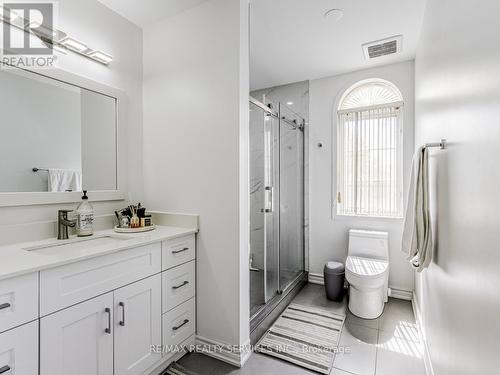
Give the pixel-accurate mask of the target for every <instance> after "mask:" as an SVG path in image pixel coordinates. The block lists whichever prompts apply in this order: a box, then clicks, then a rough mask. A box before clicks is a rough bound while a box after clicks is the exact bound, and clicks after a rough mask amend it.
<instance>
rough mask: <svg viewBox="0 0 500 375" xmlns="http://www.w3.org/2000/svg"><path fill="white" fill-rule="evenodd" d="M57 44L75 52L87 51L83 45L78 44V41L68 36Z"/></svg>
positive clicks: (81, 43)
mask: <svg viewBox="0 0 500 375" xmlns="http://www.w3.org/2000/svg"><path fill="white" fill-rule="evenodd" d="M59 44H61V45H62V46H64V47H66V48H68V49H70V50H73V51H76V52H83V51H86V50H87V49H88V47H87V45H86V44H85V43H83V42H80V41H79V40H77V39H75V38H72V37H70V36H67V37H65V38H64V39H62V40H60V41H59Z"/></svg>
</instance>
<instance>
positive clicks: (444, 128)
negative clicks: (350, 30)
mask: <svg viewBox="0 0 500 375" xmlns="http://www.w3.org/2000/svg"><path fill="white" fill-rule="evenodd" d="M499 14H500V3H499V2H498V1H495V0H484V1H480V2H473V1H467V0H430V1H429V2H428V5H427V10H426V14H425V18H424V25H423V30H422V37H421V41H420V45H419V48H418V50H417V58H416V71H415V73H416V75H415V77H416V78H415V82H416V129H415V141H416V142H415V143H416V145H420V144H422V143H424V142H435V141H437V140H439V139H440V138H446V139H447V140H448V142H449V146H448V148H447V149H446V150H444V151H439V150H433V151H432V152H431V157H430V174H431V181H430V186H431V192H432V206H431V211H432V214H433V217H434V220H435V223H436V227H437V228H436V232H435V236H436V237H437V248H436V250H435V256H434V262H433V263H432V264H431V265H430V267H429V268H428V269H427V270H425V271H423V272H422V273H421V274H420V275H419V276H418V277H417V281H416V287H417V288H416V289H417V297H418V301H419V304H420V308H421V312H422V315H423V322H424V331H425V334H426V339H427V344H428V347H429V350H430V354H431V358H432V364H433V367H434V373H435V374H436V375H462V374H463V375H466V374H467V375H469V374H497V373H498V372H499V368H500V356H499V355H498V353H499V343H500V339H499V337H500V320H499V317H500V298H499V296H500V272H499V269H500V252H499V243H500V235H499V230H498V228H499V227H500V215H499V207H500V168H499V167H498V160H500V147H499V146H500V69H499V67H500V44H499V26H498V25H499V24H498V15H499Z"/></svg>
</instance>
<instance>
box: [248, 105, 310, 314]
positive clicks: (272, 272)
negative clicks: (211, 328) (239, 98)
mask: <svg viewBox="0 0 500 375" xmlns="http://www.w3.org/2000/svg"><path fill="white" fill-rule="evenodd" d="M304 124H305V120H304V119H303V118H301V117H300V116H299V115H298V114H296V113H294V112H293V111H292V110H290V109H289V108H288V107H287V106H286V105H283V104H281V103H274V104H273V103H265V104H264V103H261V102H259V101H257V100H255V99H253V98H251V99H250V316H251V317H255V316H256V315H257V314H259V312H261V311H262V310H263V309H264V308H265V307H266V305H268V304H269V303H270V301H272V300H275V299H276V297H277V296H279V295H281V294H282V293H283V292H284V291H287V290H288V289H289V288H291V287H292V286H293V285H294V282H295V281H296V280H298V279H299V278H300V277H301V276H303V274H304Z"/></svg>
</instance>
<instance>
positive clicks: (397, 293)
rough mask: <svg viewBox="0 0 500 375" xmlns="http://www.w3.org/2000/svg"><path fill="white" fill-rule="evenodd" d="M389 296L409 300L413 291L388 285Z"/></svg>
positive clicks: (411, 298)
mask: <svg viewBox="0 0 500 375" xmlns="http://www.w3.org/2000/svg"><path fill="white" fill-rule="evenodd" d="M389 297H392V298H397V299H403V300H405V301H411V300H413V291H412V290H404V289H398V288H393V287H389Z"/></svg>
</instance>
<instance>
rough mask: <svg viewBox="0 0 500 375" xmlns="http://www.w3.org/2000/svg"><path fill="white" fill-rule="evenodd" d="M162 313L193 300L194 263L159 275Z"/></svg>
mask: <svg viewBox="0 0 500 375" xmlns="http://www.w3.org/2000/svg"><path fill="white" fill-rule="evenodd" d="M161 280H162V289H163V312H167V311H169V310H171V309H173V308H174V307H175V306H177V305H180V304H181V303H183V302H186V301H187V300H188V299H190V298H193V297H194V294H195V261H194V260H192V261H191V262H188V263H185V264H183V265H180V266H178V267H175V268H171V269H169V270H168V271H165V272H163V273H162V275H161Z"/></svg>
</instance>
